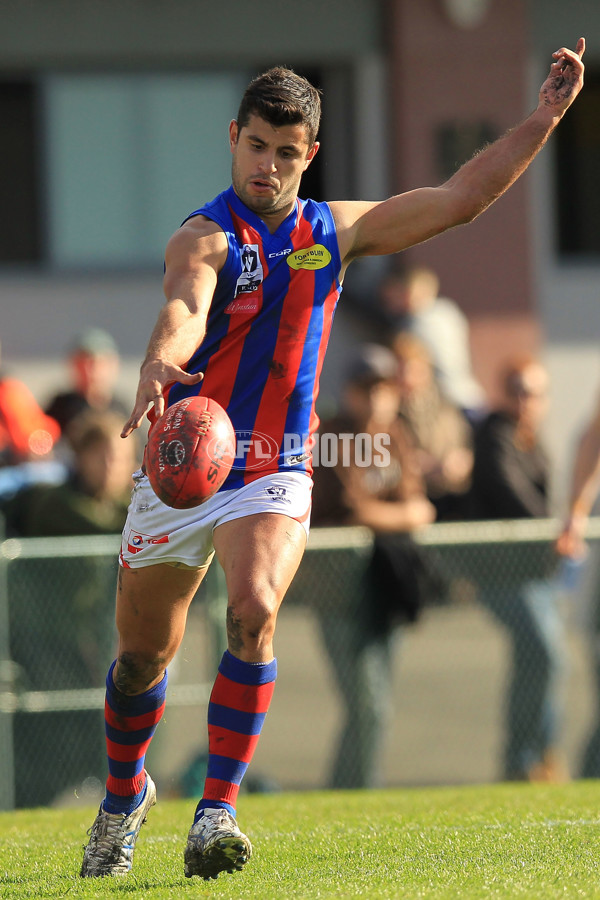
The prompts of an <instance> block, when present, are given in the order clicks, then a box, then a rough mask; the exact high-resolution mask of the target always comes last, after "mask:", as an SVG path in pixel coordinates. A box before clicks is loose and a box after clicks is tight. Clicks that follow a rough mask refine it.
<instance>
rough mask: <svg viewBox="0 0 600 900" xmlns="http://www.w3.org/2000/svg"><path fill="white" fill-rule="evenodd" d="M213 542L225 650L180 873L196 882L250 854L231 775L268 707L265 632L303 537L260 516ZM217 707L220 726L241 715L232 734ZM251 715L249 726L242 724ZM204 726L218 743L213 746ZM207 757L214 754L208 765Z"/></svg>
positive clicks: (269, 635)
mask: <svg viewBox="0 0 600 900" xmlns="http://www.w3.org/2000/svg"><path fill="white" fill-rule="evenodd" d="M213 540H214V545H215V549H216V552H217V556H218V558H219V561H220V562H221V565H222V566H223V569H224V571H225V576H226V581H227V591H228V606H227V638H228V651H227V653H226V654H225V656H224V657H223V660H222V662H221V666H220V667H219V674H218V675H217V680H216V682H215V687H214V688H213V694H212V697H211V706H210V707H209V767H208V776H207V779H206V784H205V788H204V791H205V792H204V797H203V798H202V800H201V802H200V803H199V804H198V808H197V811H196V819H195V821H194V824H193V826H192V828H191V830H190V833H189V835H188V842H187V846H186V848H185V855H184V862H185V874H186V875H187V876H188V877H190V876H192V875H199V876H200V877H201V878H204V879H209V878H216V877H217V876H218V874H219V872H223V871H226V872H233V871H235V870H239V869H242V868H243V866H244V865H245V864H246V862H247V861H248V860H249V859H250V856H251V854H252V845H251V843H250V840H249V839H248V838H247V837H246V835H245V834H243V833H242V832H241V831H240V829H239V828H238V826H237V822H236V820H235V801H236V798H237V791H238V789H239V783H240V781H241V777H239V776H238V774H237V773H239V771H240V766H241V767H242V769H243V767H245V766H247V764H248V763H249V762H250V759H251V757H252V753H253V751H254V747H255V745H256V740H257V738H258V733H259V732H260V726H261V725H262V719H263V718H264V715H265V714H266V711H267V709H268V704H269V701H270V697H271V693H272V688H273V686H274V679H275V671H276V662H275V660H274V658H273V635H274V631H275V623H276V620H277V613H278V611H279V607H280V605H281V602H282V600H283V597H284V595H285V592H286V591H287V589H288V587H289V585H290V583H291V581H292V578H293V577H294V574H295V572H296V570H297V568H298V565H299V563H300V560H301V558H302V554H303V552H304V547H305V544H306V534H305V531H304V528H303V527H302V526H301V525H299V523H298V522H296V521H295V520H294V519H290V518H288V517H287V516H284V515H279V514H277V515H276V514H270V513H264V514H258V515H252V516H247V517H244V518H241V519H235V520H234V521H232V522H227V523H225V524H223V525H220V526H219V527H218V528H217V529H216V530H215V533H214V536H213ZM215 704H216V705H215ZM211 707H212V709H213V710H215V712H213V713H212V716H214V718H212V716H211ZM223 707H225V708H226V716H227V722H228V723H230V722H233V723H234V725H235V723H236V716H237V715H239V714H240V713H241V714H242V717H241V718H240V720H239V721H240V724H239V729H240V733H238V732H237V730H236V729H235V730H233V731H231V730H230V729H229V728H225V729H223V728H222V727H220V726H219V719H218V716H219V715H220V712H219V711H216V710H217V709H218V710H221V709H223ZM253 713H254V714H255V715H254V716H253V718H252V724H251V725H250V726H249V727H247V726H246V723H247V722H248V719H249V718H250V717H251V716H252V714H253ZM259 720H260V721H259ZM211 724H212V725H213V726H214V727H215V731H216V735H217V741H218V742H217V743H215V744H214V746H212V744H211V737H210V736H211ZM236 728H237V727H236ZM244 731H245V732H246V733H245V734H244V733H242V732H244ZM225 743H226V746H227V752H226V753H225V757H227V758H226V759H224V757H223V754H224V750H223V746H224V744H225ZM211 754H215V756H213V757H212V759H214V760H215V763H213V762H211ZM217 758H218V761H216V760H217ZM213 765H214V768H213ZM229 770H231V771H230V775H229V776H228V774H227V773H228V771H229ZM233 773H236V774H233ZM211 774H212V775H213V776H215V775H218V778H216V777H211Z"/></svg>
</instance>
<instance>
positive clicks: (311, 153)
mask: <svg viewBox="0 0 600 900" xmlns="http://www.w3.org/2000/svg"><path fill="white" fill-rule="evenodd" d="M320 146H321V145H320V143H319V142H318V141H315V142H314V144H313V145H312V147H311V148H310V150H309V151H308V153H307V155H306V161H305V163H304V169H303V171H304V172H306V170H307V169H308V167H309V166H310V164H311V162H312V161H313V159H314V158H315V156H316V155H317V152H318V150H319V147H320Z"/></svg>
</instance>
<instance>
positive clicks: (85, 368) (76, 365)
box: [46, 328, 129, 433]
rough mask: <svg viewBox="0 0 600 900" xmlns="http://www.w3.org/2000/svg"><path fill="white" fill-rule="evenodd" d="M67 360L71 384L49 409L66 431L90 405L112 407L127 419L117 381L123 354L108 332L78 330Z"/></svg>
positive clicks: (56, 397) (125, 406) (97, 407)
mask: <svg viewBox="0 0 600 900" xmlns="http://www.w3.org/2000/svg"><path fill="white" fill-rule="evenodd" d="M67 362H68V366H69V373H70V378H71V382H72V387H71V388H70V389H69V390H67V391H63V392H61V393H58V394H57V395H56V396H55V397H54V398H53V399H52V400H51V401H50V403H49V404H48V406H47V409H46V412H47V414H48V415H49V416H52V418H53V419H55V420H56V421H57V422H58V424H59V425H60V429H61V432H63V433H64V432H65V431H66V430H67V428H68V426H69V423H70V422H71V420H72V419H74V418H75V416H78V415H79V414H80V413H82V412H85V411H86V410H89V409H97V410H105V409H112V410H114V411H115V412H117V413H119V415H120V416H122V417H123V420H125V419H126V418H127V417H128V416H129V409H128V408H127V405H126V404H124V403H123V402H122V401H121V400H120V399H119V398H118V397H117V396H115V385H116V381H117V377H118V374H119V367H120V358H119V351H118V349H117V345H116V343H115V341H114V339H113V338H112V336H111V335H110V334H108V332H106V331H103V330H102V329H101V328H88V329H86V330H85V331H82V332H81V333H80V334H78V335H77V336H76V337H75V338H74V340H73V342H72V344H71V346H70V348H69V352H68V356H67Z"/></svg>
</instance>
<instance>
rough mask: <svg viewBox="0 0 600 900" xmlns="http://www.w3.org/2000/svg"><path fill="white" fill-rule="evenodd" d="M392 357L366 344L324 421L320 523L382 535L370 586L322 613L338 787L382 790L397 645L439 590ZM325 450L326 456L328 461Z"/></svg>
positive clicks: (335, 600) (344, 595)
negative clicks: (337, 718)
mask: <svg viewBox="0 0 600 900" xmlns="http://www.w3.org/2000/svg"><path fill="white" fill-rule="evenodd" d="M398 400H399V395H398V384H397V380H396V363H395V359H394V356H393V354H392V353H391V352H390V351H389V350H388V349H387V348H385V347H381V346H378V345H371V344H370V345H365V346H363V347H362V348H361V350H360V352H359V354H358V356H357V358H356V359H355V360H354V362H353V364H352V366H351V368H350V371H349V373H348V376H347V381H346V386H345V392H344V404H343V410H342V412H341V413H340V414H339V415H338V416H337V417H335V418H334V419H331V420H330V421H327V422H323V423H322V425H321V429H320V436H319V444H318V446H319V448H320V449H319V453H320V457H319V459H316V458H315V469H314V491H313V513H312V523H313V525H315V526H319V525H323V526H325V525H330V526H331V525H364V526H367V527H369V528H371V529H372V530H373V532H374V541H375V544H374V552H373V557H372V560H371V565H370V568H369V571H368V573H367V576H366V579H365V583H363V584H355V585H353V586H352V589H351V590H349V591H347V592H343V591H338V592H337V593H336V591H335V589H334V590H332V591H329V592H327V594H326V596H323V592H322V591H321V592H320V598H321V599H320V600H319V603H320V605H319V606H318V607H317V608H316V609H315V612H316V615H317V618H318V621H319V624H320V628H321V633H322V638H323V641H324V643H325V646H326V648H327V651H328V653H329V657H330V661H331V664H332V667H333V670H334V674H335V677H336V680H337V683H338V687H339V690H340V693H341V695H342V698H343V701H344V706H345V713H344V716H345V722H344V725H343V728H342V733H341V736H340V739H339V744H338V748H337V752H336V755H335V760H334V765H333V772H332V775H331V786H332V787H339V788H341V787H344V788H350V787H367V786H372V785H373V784H375V783H376V782H377V779H378V776H379V774H380V755H381V747H382V741H383V736H384V730H385V725H386V722H387V720H388V718H389V713H390V694H391V682H392V672H391V668H392V659H391V650H392V637H393V635H394V631H395V629H396V626H397V625H399V624H401V623H402V622H411V621H414V620H415V619H416V618H417V617H418V615H419V612H420V610H421V608H422V606H423V604H424V603H425V602H426V601H427V600H428V599H429V595H430V594H437V593H438V590H441V587H440V585H439V583H438V581H437V580H436V577H435V574H434V573H433V572H432V570H431V568H430V566H429V564H428V561H427V558H426V556H425V555H424V554H423V553H422V551H421V549H420V548H419V547H418V545H417V544H416V543H415V542H414V541H413V540H412V539H411V537H410V532H411V531H413V530H415V529H417V528H420V527H422V526H424V525H428V524H429V523H430V522H432V521H433V519H434V517H435V510H434V508H433V506H432V505H431V504H430V503H429V501H428V500H427V498H426V496H425V492H424V489H423V484H422V479H421V475H420V471H419V465H418V459H417V457H416V455H415V449H414V446H413V443H412V438H411V435H410V432H409V430H408V429H407V428H406V426H405V425H404V423H403V422H402V420H401V419H399V418H398ZM325 448H327V453H325Z"/></svg>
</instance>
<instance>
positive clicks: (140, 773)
mask: <svg viewBox="0 0 600 900" xmlns="http://www.w3.org/2000/svg"><path fill="white" fill-rule="evenodd" d="M205 572H206V570H205V569H199V570H198V569H175V568H173V567H172V566H166V565H155V566H148V567H145V568H140V569H123V568H122V569H120V570H119V580H118V588H117V625H118V629H119V654H118V658H117V660H116V661H115V663H114V664H113V666H112V667H111V670H110V673H109V677H108V678H107V713H106V716H107V719H106V722H107V748H108V753H109V769H110V774H109V778H108V782H107V795H106V797H105V799H104V801H103V803H102V804H101V805H100V809H99V811H98V815H97V816H96V819H95V821H94V824H93V825H92V827H91V829H90V832H89V835H90V839H89V842H88V844H87V846H86V848H85V853H84V857H83V864H82V867H81V875H82V876H83V877H88V878H92V877H101V876H105V875H126V874H127V873H128V872H129V871H130V870H131V867H132V864H133V854H134V850H135V844H136V841H137V837H138V834H139V831H140V829H141V827H142V825H143V824H144V822H145V821H146V815H147V813H148V811H149V810H150V809H151V807H152V806H153V805H154V803H155V802H156V788H155V786H154V783H153V781H152V779H151V778H150V776H149V775H148V773H147V772H146V771H145V769H144V757H145V752H146V749H147V746H148V744H149V742H150V739H151V737H152V735H153V733H154V730H155V728H156V725H157V724H158V721H159V720H160V716H161V715H162V709H163V707H164V693H165V689H166V667H167V665H168V664H169V662H170V661H171V659H172V658H173V656H174V655H175V653H176V651H177V648H178V647H179V644H180V642H181V639H182V637H183V632H184V629H185V622H186V618H187V611H188V608H189V605H190V602H191V600H192V598H193V596H194V594H195V593H196V590H197V588H198V585H199V584H200V582H201V580H202V578H203V577H204V574H205ZM138 732H139V734H138V737H139V742H138V743H139V749H138V747H137V745H136V744H135V743H134V744H132V743H131V735H132V733H138ZM120 740H121V741H122V743H120Z"/></svg>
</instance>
